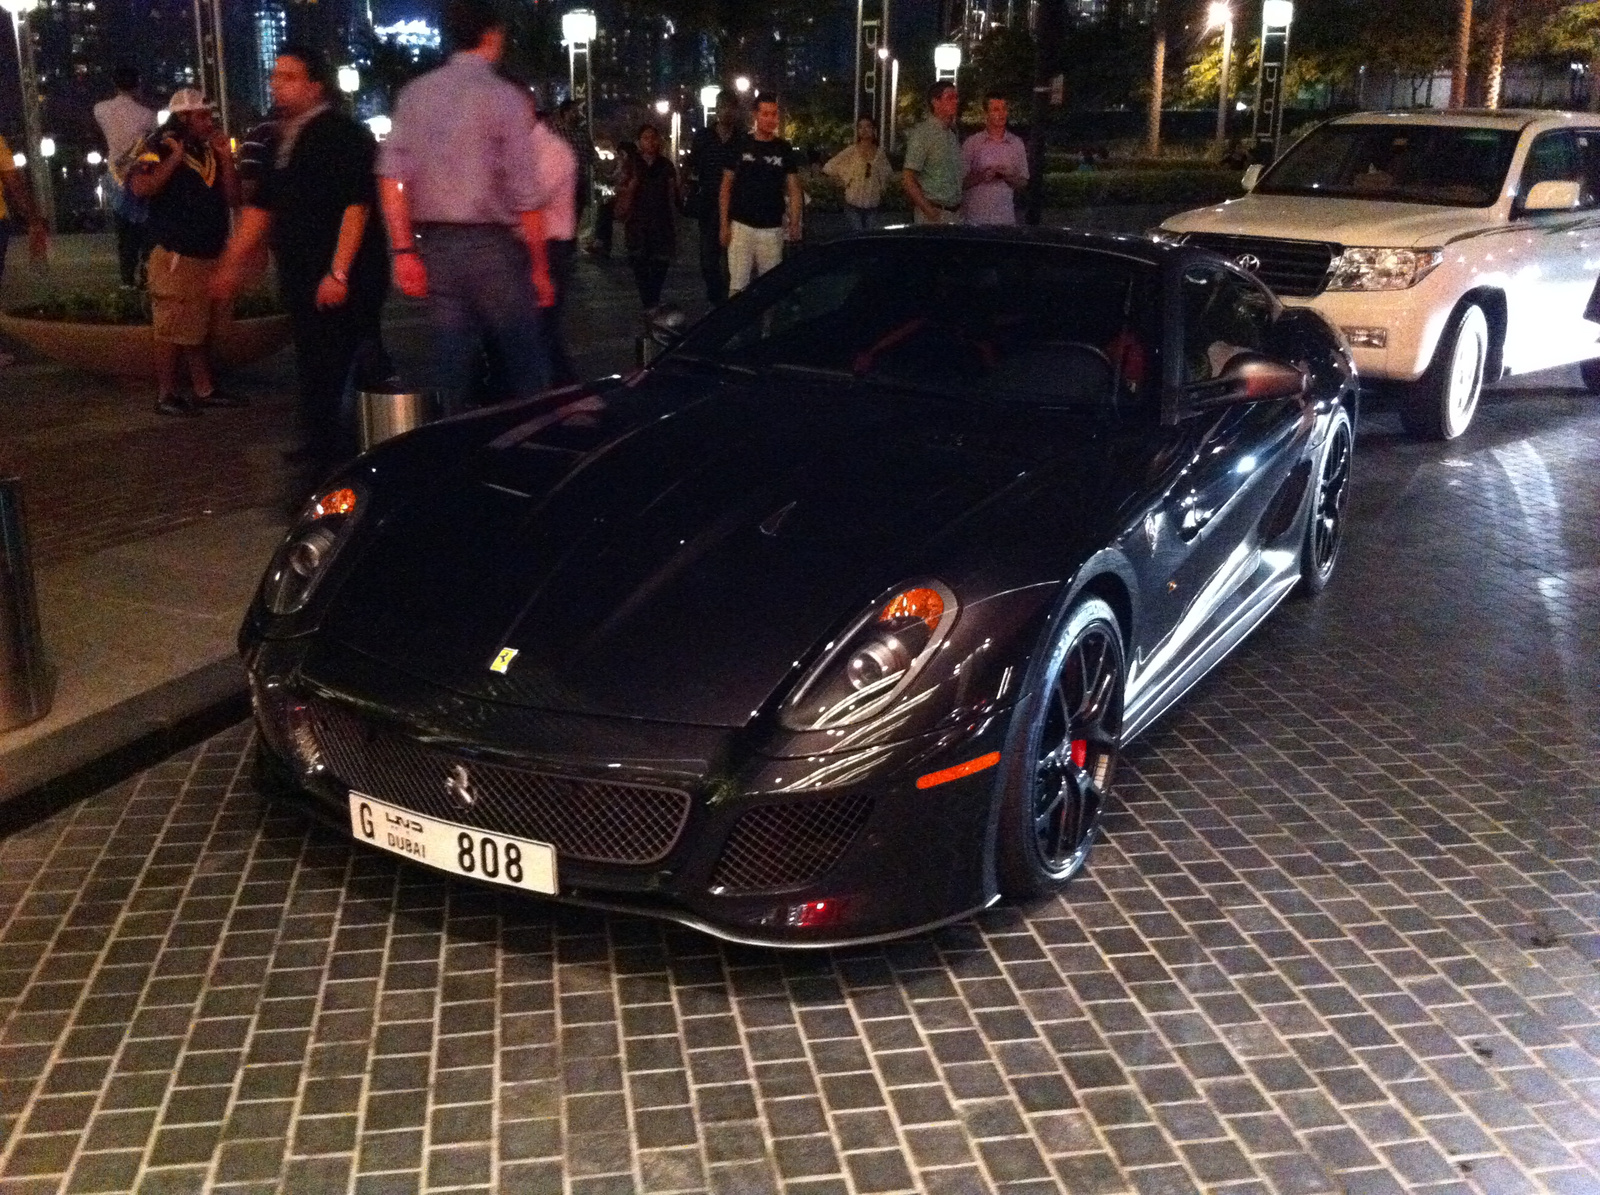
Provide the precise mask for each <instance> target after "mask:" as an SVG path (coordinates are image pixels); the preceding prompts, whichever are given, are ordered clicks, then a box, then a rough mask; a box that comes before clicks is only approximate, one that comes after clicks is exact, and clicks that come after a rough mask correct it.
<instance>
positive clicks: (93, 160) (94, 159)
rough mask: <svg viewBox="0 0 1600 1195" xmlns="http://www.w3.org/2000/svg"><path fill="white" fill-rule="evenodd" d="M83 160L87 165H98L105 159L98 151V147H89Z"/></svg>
mask: <svg viewBox="0 0 1600 1195" xmlns="http://www.w3.org/2000/svg"><path fill="white" fill-rule="evenodd" d="M83 160H84V161H85V162H87V163H89V165H91V166H98V165H100V163H102V162H104V161H105V157H104V156H103V155H102V154H101V153H100V151H99V150H98V149H91V150H90V151H89V152H88V153H86V154H85V155H84V156H83Z"/></svg>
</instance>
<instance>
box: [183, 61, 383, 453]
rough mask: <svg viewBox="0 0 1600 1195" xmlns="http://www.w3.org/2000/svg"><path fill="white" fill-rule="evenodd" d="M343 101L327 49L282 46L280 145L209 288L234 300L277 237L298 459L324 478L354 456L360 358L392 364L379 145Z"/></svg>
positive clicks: (277, 72)
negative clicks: (382, 326) (352, 408)
mask: <svg viewBox="0 0 1600 1195" xmlns="http://www.w3.org/2000/svg"><path fill="white" fill-rule="evenodd" d="M333 94H334V90H333V82H332V79H331V71H330V70H329V67H328V62H327V59H325V58H324V57H323V56H322V55H321V54H320V53H319V52H317V51H316V50H313V49H310V48H308V47H304V46H295V45H290V46H285V47H284V48H283V49H281V50H279V51H278V60H277V62H276V63H275V64H274V65H273V68H272V102H273V107H274V110H275V111H276V113H277V116H278V121H277V133H276V137H275V138H274V141H273V148H272V151H271V153H270V154H269V155H268V156H266V158H265V161H264V164H263V165H264V169H263V171H262V173H261V177H260V179H259V182H258V185H257V187H256V189H255V191H254V193H253V194H252V195H251V196H250V198H249V200H248V201H247V205H246V207H245V209H244V213H243V215H242V216H241V217H240V220H239V227H238V228H237V229H236V230H235V231H234V234H233V238H232V240H230V241H229V242H228V248H227V251H226V252H225V253H224V254H223V258H222V264H221V265H220V267H219V268H218V270H217V274H216V278H215V279H214V280H213V282H212V289H211V293H212V294H213V295H214V296H215V297H216V298H218V299H222V300H227V299H231V298H232V297H233V296H234V295H235V294H236V293H238V290H239V287H240V285H241V284H242V283H243V282H244V279H245V276H246V274H247V273H249V271H250V268H251V265H252V263H254V262H255V261H257V260H258V259H259V254H260V250H261V248H262V246H263V245H264V244H265V243H267V242H268V241H269V239H270V242H271V245H272V254H273V257H274V259H275V260H276V261H277V265H278V290H279V293H280V294H281V295H282V296H283V305H284V306H285V307H286V308H288V310H289V318H290V321H291V324H292V326H293V329H294V353H295V373H296V375H297V380H298V382H299V387H298V388H299V400H300V430H301V434H302V435H303V436H304V438H305V443H304V447H303V448H302V449H301V450H300V452H299V453H297V454H295V455H296V457H297V458H299V459H303V460H306V461H308V462H310V464H311V466H312V468H313V469H314V470H316V472H317V476H318V479H320V478H321V476H323V475H324V474H326V473H328V472H330V471H331V470H332V469H333V468H334V467H335V466H337V465H338V464H340V463H341V462H343V461H345V460H348V459H349V458H350V457H352V456H354V455H355V443H354V438H353V437H352V436H351V435H350V432H349V430H348V427H347V424H346V422H345V421H344V420H343V419H342V418H341V408H342V401H343V398H344V393H345V387H346V384H347V382H348V381H349V378H350V373H351V370H352V367H354V366H355V365H356V363H357V360H358V358H360V359H364V360H365V362H366V363H368V364H369V365H374V364H376V363H378V362H380V361H382V359H383V349H382V341H381V339H380V333H379V329H378V317H379V314H380V313H381V311H382V310H383V300H384V298H385V296H386V295H387V294H388V292H389V257H388V254H387V253H386V252H385V250H384V241H383V232H382V229H381V228H380V226H379V221H378V217H377V211H376V208H377V204H378V185H377V179H376V177H375V176H374V175H373V172H372V166H373V161H374V159H375V158H376V157H377V152H378V147H377V143H376V142H375V141H374V140H373V139H372V134H371V133H369V132H368V131H367V130H366V128H365V127H364V126H363V125H360V124H358V123H357V122H356V121H354V120H352V119H351V118H350V117H348V116H346V115H345V114H344V113H343V112H340V111H338V110H337V109H335V108H334V107H333V106H332V105H331V104H330V102H329V99H328V97H329V96H330V95H333ZM363 380H365V379H363Z"/></svg>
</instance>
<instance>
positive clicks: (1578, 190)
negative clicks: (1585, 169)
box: [1522, 178, 1583, 212]
mask: <svg viewBox="0 0 1600 1195" xmlns="http://www.w3.org/2000/svg"><path fill="white" fill-rule="evenodd" d="M1582 197H1583V188H1582V185H1581V184H1579V183H1575V182H1566V181H1564V180H1561V179H1553V178H1550V179H1546V180H1545V181H1544V182H1542V183H1534V184H1533V187H1532V189H1531V190H1529V192H1528V197H1527V198H1526V199H1524V200H1523V201H1522V210H1523V211H1525V212H1568V211H1571V210H1572V209H1573V208H1575V207H1577V206H1578V202H1579V200H1580V199H1582Z"/></svg>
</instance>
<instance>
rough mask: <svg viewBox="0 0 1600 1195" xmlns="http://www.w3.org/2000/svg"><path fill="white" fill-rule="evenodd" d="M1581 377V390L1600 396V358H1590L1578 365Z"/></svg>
mask: <svg viewBox="0 0 1600 1195" xmlns="http://www.w3.org/2000/svg"><path fill="white" fill-rule="evenodd" d="M1578 372H1579V373H1581V374H1582V375H1583V388H1584V389H1585V390H1587V391H1588V392H1589V393H1590V394H1600V357H1591V358H1589V360H1587V361H1583V362H1580V363H1579V364H1578Z"/></svg>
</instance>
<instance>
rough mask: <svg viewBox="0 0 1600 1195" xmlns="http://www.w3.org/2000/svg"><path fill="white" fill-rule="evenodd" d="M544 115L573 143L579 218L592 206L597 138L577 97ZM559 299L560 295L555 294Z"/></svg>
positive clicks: (561, 103) (556, 131) (568, 142)
mask: <svg viewBox="0 0 1600 1195" xmlns="http://www.w3.org/2000/svg"><path fill="white" fill-rule="evenodd" d="M544 119H545V120H546V121H547V122H548V123H549V125H550V129H551V131H552V132H554V133H557V134H559V135H560V137H561V139H562V140H563V141H565V142H566V143H567V144H568V145H570V146H571V147H572V156H573V158H574V159H575V160H576V161H577V163H578V177H577V179H576V180H575V181H574V182H573V187H574V189H575V190H576V192H577V203H576V206H575V207H574V209H573V210H574V211H576V212H577V214H578V219H579V220H580V221H581V220H582V219H583V213H584V212H585V211H586V210H587V209H588V207H589V195H590V192H592V191H593V190H594V162H595V152H594V142H593V141H592V140H590V138H589V128H588V125H587V124H586V123H585V121H584V114H583V105H582V104H580V103H578V101H577V100H572V99H567V100H562V101H561V102H560V103H559V104H557V105H556V111H555V117H554V119H553V120H552V119H551V116H550V113H549V112H546V113H545V114H544ZM556 301H557V302H558V303H559V302H560V301H561V297H560V296H559V295H557V296H556Z"/></svg>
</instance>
